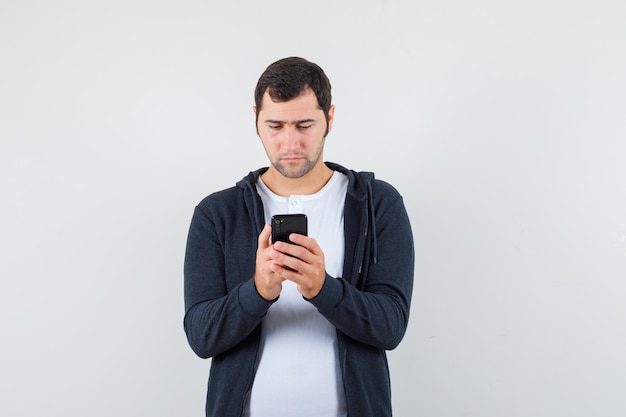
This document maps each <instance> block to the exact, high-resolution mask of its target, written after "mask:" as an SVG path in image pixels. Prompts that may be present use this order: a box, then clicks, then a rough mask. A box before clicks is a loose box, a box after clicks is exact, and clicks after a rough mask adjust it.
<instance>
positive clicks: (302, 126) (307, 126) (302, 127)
mask: <svg viewBox="0 0 626 417" xmlns="http://www.w3.org/2000/svg"><path fill="white" fill-rule="evenodd" d="M298 127H299V128H300V129H308V128H310V127H311V125H300V126H298Z"/></svg>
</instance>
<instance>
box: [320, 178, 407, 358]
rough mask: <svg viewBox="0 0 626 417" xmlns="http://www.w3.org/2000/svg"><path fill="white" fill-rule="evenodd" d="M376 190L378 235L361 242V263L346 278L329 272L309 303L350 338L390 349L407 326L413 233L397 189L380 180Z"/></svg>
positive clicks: (375, 202)
mask: <svg viewBox="0 0 626 417" xmlns="http://www.w3.org/2000/svg"><path fill="white" fill-rule="evenodd" d="M373 194H374V195H378V196H379V197H378V198H377V199H375V200H374V204H373V205H372V207H373V210H374V219H373V221H370V222H369V223H370V224H375V225H376V227H375V228H374V229H373V230H372V232H371V233H374V234H375V235H374V236H369V237H368V239H367V240H366V243H365V244H364V245H363V246H364V247H365V249H363V251H362V252H364V253H365V255H364V259H363V262H362V267H358V266H357V267H356V268H354V269H356V270H355V271H351V273H350V272H348V274H350V276H346V277H344V278H337V279H335V278H333V277H330V276H327V277H326V281H325V283H324V286H323V287H322V290H321V291H320V293H319V294H318V295H317V296H316V297H315V298H313V299H311V300H310V302H311V303H312V304H313V305H314V306H315V307H316V308H317V309H318V310H319V311H320V313H321V314H323V315H324V316H325V317H326V318H327V320H329V321H330V322H331V323H332V324H333V325H334V326H335V327H336V328H337V329H338V330H339V331H341V332H343V333H344V334H345V335H347V336H348V337H351V338H353V339H355V340H358V341H359V342H362V343H365V344H368V345H371V346H374V347H377V348H382V349H387V350H389V349H393V348H395V347H396V346H397V345H398V344H399V343H400V341H401V340H402V338H403V337H404V333H405V331H406V328H407V325H408V319H409V309H410V303H411V295H412V291H413V276H414V264H415V258H414V257H415V254H414V246H413V234H412V231H411V225H410V222H409V217H408V214H407V212H406V209H405V207H404V203H403V201H402V197H401V196H400V195H399V194H398V193H397V191H395V189H393V188H392V187H391V186H390V185H388V184H386V183H382V182H380V181H378V186H377V187H376V188H375V190H374V193H373ZM351 232H352V233H361V231H356V230H353V231H351ZM346 233H348V230H346ZM347 241H350V240H349V239H347ZM371 242H375V243H374V244H375V245H376V247H375V248H372V246H373V244H372V243H371ZM357 246H358V243H357ZM375 253H376V255H375ZM358 269H361V271H358ZM344 272H346V271H344Z"/></svg>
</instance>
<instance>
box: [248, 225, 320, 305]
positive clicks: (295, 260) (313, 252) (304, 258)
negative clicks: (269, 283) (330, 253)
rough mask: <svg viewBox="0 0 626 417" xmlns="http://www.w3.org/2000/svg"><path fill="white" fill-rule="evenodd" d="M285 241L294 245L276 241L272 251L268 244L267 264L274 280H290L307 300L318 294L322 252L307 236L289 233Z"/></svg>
mask: <svg viewBox="0 0 626 417" xmlns="http://www.w3.org/2000/svg"><path fill="white" fill-rule="evenodd" d="M268 227H269V226H266V228H268ZM264 231H265V229H264ZM262 235H263V233H262ZM268 239H269V236H268ZM266 240H267V239H266ZM289 240H290V241H292V242H293V243H294V244H290V243H285V242H276V243H274V245H273V250H272V245H270V250H269V256H270V258H271V259H272V260H273V261H274V262H273V263H271V264H270V269H271V271H272V272H273V273H274V275H275V276H276V277H279V278H280V280H281V281H280V282H281V283H282V281H284V280H289V281H292V282H293V283H295V284H296V285H297V287H298V291H299V292H300V294H302V296H303V297H304V298H307V299H311V298H313V297H315V296H316V295H317V294H319V292H320V291H321V289H322V286H324V281H325V279H326V265H325V263H324V252H322V249H321V248H320V247H319V245H318V244H317V241H316V240H315V239H313V238H311V237H307V236H304V235H300V234H297V233H292V234H291V235H289ZM259 246H260V241H259ZM257 271H258V254H257ZM255 280H256V278H255ZM281 288H282V287H281ZM277 296H278V295H277Z"/></svg>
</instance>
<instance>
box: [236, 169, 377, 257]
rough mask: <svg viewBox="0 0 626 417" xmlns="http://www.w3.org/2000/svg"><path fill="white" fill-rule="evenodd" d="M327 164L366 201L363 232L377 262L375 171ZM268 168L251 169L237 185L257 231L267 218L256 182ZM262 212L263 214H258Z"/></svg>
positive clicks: (353, 193)
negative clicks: (373, 184) (369, 242)
mask: <svg viewBox="0 0 626 417" xmlns="http://www.w3.org/2000/svg"><path fill="white" fill-rule="evenodd" d="M325 164H326V166H327V167H328V168H330V169H332V170H333V171H338V172H341V173H342V174H344V175H346V176H347V177H348V191H347V192H348V194H349V195H350V196H351V197H352V198H354V199H355V200H357V201H366V202H367V204H365V207H366V209H367V213H366V218H367V219H368V222H367V224H366V225H365V230H363V233H364V234H365V236H368V235H369V236H371V239H372V241H371V244H372V250H373V260H374V263H377V255H378V244H377V239H376V218H375V216H374V214H373V213H374V206H373V204H374V198H373V195H372V182H373V181H374V178H375V176H374V173H373V172H367V171H361V172H357V171H353V170H351V169H348V168H345V167H344V166H342V165H339V164H337V163H334V162H325ZM267 170H268V167H263V168H259V169H257V170H256V171H251V172H250V173H248V175H246V176H245V177H244V178H242V179H241V180H240V181H239V182H237V184H236V186H237V187H239V188H241V189H243V190H246V191H247V192H244V195H245V200H246V205H248V207H251V208H252V210H250V212H249V213H250V215H251V216H252V217H253V218H252V220H253V224H255V226H256V228H257V232H258V233H260V232H261V230H262V229H263V225H264V224H265V220H264V219H263V216H262V213H263V210H262V205H263V203H262V201H261V197H260V196H259V195H258V193H257V192H256V183H257V181H258V179H259V176H261V175H262V174H263V173H264V172H265V171H267ZM258 213H261V216H259V215H258Z"/></svg>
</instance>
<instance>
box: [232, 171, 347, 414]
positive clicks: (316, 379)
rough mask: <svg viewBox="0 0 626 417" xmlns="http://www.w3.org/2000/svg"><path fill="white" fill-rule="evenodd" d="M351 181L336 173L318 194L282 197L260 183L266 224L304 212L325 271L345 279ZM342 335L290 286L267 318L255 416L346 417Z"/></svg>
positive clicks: (251, 401) (249, 408)
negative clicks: (340, 356) (345, 214)
mask: <svg viewBox="0 0 626 417" xmlns="http://www.w3.org/2000/svg"><path fill="white" fill-rule="evenodd" d="M347 187H348V178H347V177H346V176H345V175H344V174H341V173H339V172H336V171H335V173H334V174H333V176H332V177H331V179H330V180H329V181H328V183H327V184H326V185H325V186H324V188H322V189H321V190H320V191H319V192H317V193H315V194H311V195H292V196H289V197H281V196H278V195H276V194H274V193H272V192H271V191H270V190H269V189H268V188H267V186H266V185H265V184H264V183H263V181H262V180H261V179H260V178H259V180H258V182H257V191H258V192H259V194H260V196H261V199H262V201H263V207H264V215H265V221H266V222H267V223H269V222H270V219H271V216H272V215H274V214H291V213H304V214H306V215H307V218H308V235H309V236H310V237H312V238H314V239H315V240H316V241H317V242H318V244H319V245H320V247H321V248H322V251H323V252H324V261H325V264H326V272H327V273H328V274H329V275H331V276H334V277H337V276H341V274H342V270H343V261H344V252H345V248H344V229H343V211H344V205H345V198H346V191H347ZM338 364H339V362H338V354H337V334H336V331H335V327H334V326H333V325H331V324H330V323H329V322H328V321H327V320H326V319H325V318H324V317H323V316H322V315H321V314H320V313H319V312H318V311H317V309H316V308H315V307H313V305H312V304H310V303H309V302H308V301H306V300H305V299H304V298H303V297H302V295H301V294H300V293H299V292H298V290H297V288H296V285H295V284H293V283H292V282H289V281H285V282H284V283H283V290H282V292H281V294H280V298H279V299H278V301H277V302H276V303H274V305H272V307H270V309H269V311H268V313H267V316H266V317H265V318H264V319H263V325H262V332H261V346H260V350H259V356H258V357H257V372H256V377H255V380H254V383H253V386H252V390H251V392H250V395H249V398H248V402H247V403H246V409H245V412H244V415H245V416H250V417H294V416H298V417H307V416H311V417H320V416H323V417H345V416H346V414H347V411H346V405H345V394H344V389H343V381H342V377H341V371H340V369H339V365H338Z"/></svg>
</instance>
